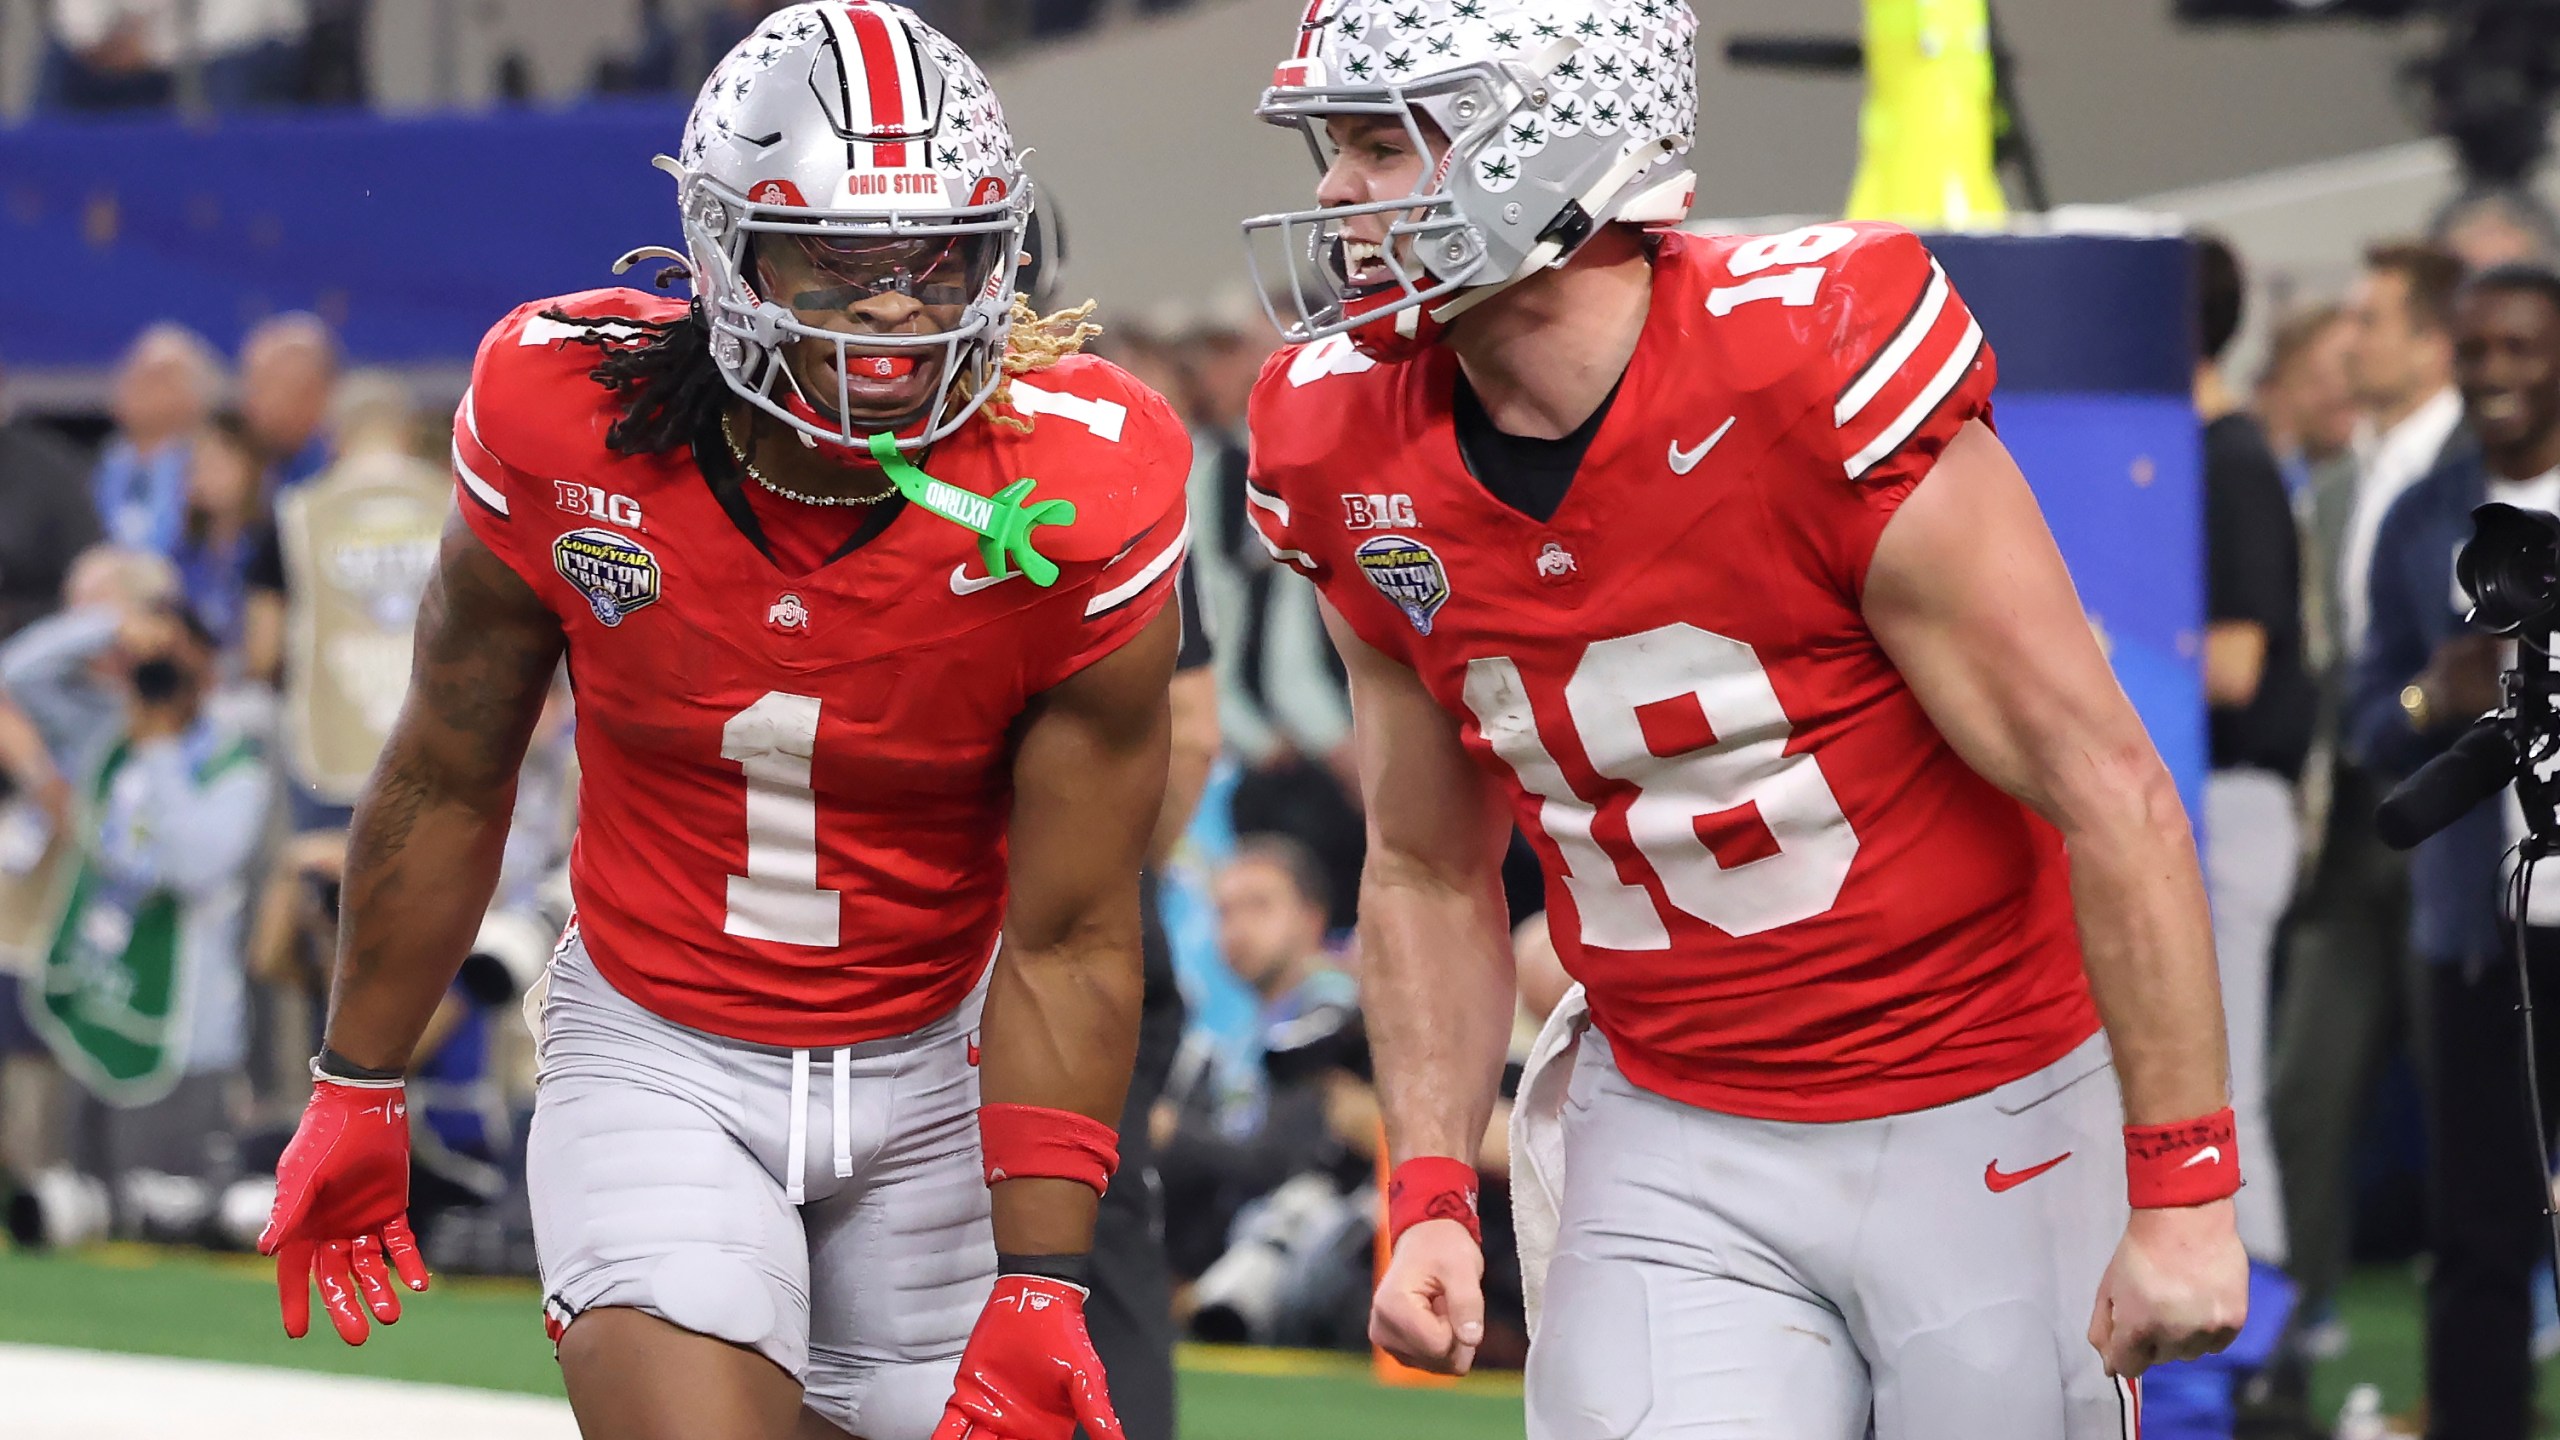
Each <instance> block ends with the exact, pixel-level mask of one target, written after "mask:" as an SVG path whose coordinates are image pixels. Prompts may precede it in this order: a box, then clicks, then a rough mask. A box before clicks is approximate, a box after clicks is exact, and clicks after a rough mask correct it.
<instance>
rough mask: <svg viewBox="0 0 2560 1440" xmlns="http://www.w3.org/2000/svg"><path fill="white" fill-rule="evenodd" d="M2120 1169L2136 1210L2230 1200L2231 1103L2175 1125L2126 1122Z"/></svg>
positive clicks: (2233, 1189)
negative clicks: (2209, 1113) (2128, 1123)
mask: <svg viewBox="0 0 2560 1440" xmlns="http://www.w3.org/2000/svg"><path fill="white" fill-rule="evenodd" d="M2124 1173H2125V1188H2126V1191H2127V1193H2128V1194H2129V1195H2130V1196H2131V1197H2132V1199H2133V1208H2134V1209H2136V1210H2173V1209H2176V1208H2178V1207H2180V1206H2185V1205H2204V1204H2209V1203H2211V1202H2213V1201H2215V1200H2227V1199H2229V1198H2230V1197H2231V1196H2232V1195H2234V1194H2236V1193H2237V1192H2238V1191H2239V1189H2240V1139H2239V1133H2238V1131H2237V1129H2236V1128H2235V1126H2234V1124H2233V1121H2232V1118H2231V1110H2230V1108H2229V1107H2228V1106H2226V1107H2224V1108H2223V1109H2221V1110H2218V1111H2215V1112H2214V1113H2213V1114H2211V1115H2204V1116H2199V1117H2197V1118H2196V1119H2193V1120H2181V1121H2179V1122H2178V1123H2176V1124H2174V1125H2127V1126H2126V1127H2124Z"/></svg>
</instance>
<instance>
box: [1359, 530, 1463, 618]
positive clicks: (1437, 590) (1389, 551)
mask: <svg viewBox="0 0 2560 1440" xmlns="http://www.w3.org/2000/svg"><path fill="white" fill-rule="evenodd" d="M1352 558H1353V559H1354V560H1356V561H1358V562H1359V565H1360V572H1361V573H1362V574H1364V575H1366V576H1368V577H1369V583H1370V584H1372V585H1375V586H1377V587H1378V593H1379V594H1381V595H1384V596H1386V597H1387V598H1388V599H1390V600H1392V601H1394V602H1395V603H1396V608H1398V609H1400V610H1402V611H1404V615H1405V618H1406V619H1408V620H1410V621H1412V622H1413V628H1414V629H1416V630H1419V631H1421V632H1422V633H1423V634H1425V635H1428V634H1430V633H1431V619H1432V617H1433V616H1435V615H1438V614H1439V613H1440V607H1441V606H1443V605H1446V604H1448V603H1449V570H1448V567H1447V566H1444V565H1442V564H1441V563H1440V557H1439V556H1438V555H1436V554H1433V553H1432V550H1431V547H1430V546H1428V545H1425V544H1423V543H1422V542H1421V541H1419V540H1416V539H1414V538H1413V537H1411V536H1409V535H1381V536H1379V537H1378V538H1377V539H1375V540H1369V541H1364V542H1362V544H1361V546H1360V548H1359V549H1358V550H1355V551H1353V552H1352Z"/></svg>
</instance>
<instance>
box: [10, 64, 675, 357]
mask: <svg viewBox="0 0 2560 1440" xmlns="http://www.w3.org/2000/svg"><path fill="white" fill-rule="evenodd" d="M684 113H685V112H684V106H683V104H682V103H681V102H674V101H647V102H639V101H632V102H618V103H603V102H599V103H593V104H589V105H586V106H582V107H580V108H578V109H574V110H565V111H540V112H535V111H521V110H519V111H501V112H496V113H492V114H487V115H479V116H463V117H455V116H438V117H431V118H419V119H383V118H380V117H377V116H372V115H366V114H361V113H356V112H347V113H341V114H319V115H312V114H301V115H294V116H289V117H277V118H225V119H223V120H221V121H220V122H218V123H216V124H212V125H209V126H206V127H203V128H191V127H184V126H179V125H174V124H171V123H169V122H167V121H165V120H161V121H92V122H71V121H49V122H45V123H40V124H34V125H27V126H23V127H19V128H16V129H0V251H5V253H7V255H8V256H9V258H10V270H11V273H12V274H13V276H14V277H15V279H14V280H13V281H12V282H11V283H10V284H9V285H7V286H5V287H0V364H6V365H10V366H13V367H24V368H38V367H60V368H73V367H95V366H104V365H108V364H111V363H113V362H114V360H115V358H116V356H117V354H118V353H119V352H120V351H121V350H122V349H123V348H124V346H125V345H126V343H127V342H129V341H130V340H131V339H132V338H133V336H134V335H135V334H136V333H137V332H139V331H140V330H141V329H142V328H143V327H144V326H146V325H149V324H152V323H154V322H156V321H161V320H176V321H179V322H181V323H184V324H186V325H189V326H192V327H194V328H195V329H197V330H199V331H202V332H203V333H204V335H205V336H206V337H207V338H208V339H210V340H212V341H213V343H214V344H215V345H217V346H220V347H221V348H223V349H225V350H229V349H231V348H232V347H233V346H234V345H236V344H237V342H238V340H239V338H240V334H241V332H242V331H243V330H245V329H246V328H247V327H248V326H249V325H251V324H253V323H255V322H256V321H257V320H258V319H259V318H260V317H262V316H264V315H268V314H272V313H274V312H276V311H279V310H314V311H317V312H319V313H320V314H321V315H323V316H325V317H327V318H328V319H329V320H330V321H331V322H332V323H334V324H335V325H336V326H337V327H338V329H339V330H340V332H341V333H342V334H343V335H344V337H345V340H346V345H347V349H348V352H349V353H350V354H351V355H352V356H354V357H355V358H356V359H357V360H359V361H368V362H379V363H390V364H405V363H420V362H427V363H434V362H442V363H451V364H460V363H463V362H466V361H468V360H469V359H470V357H471V354H472V351H473V350H474V349H475V348H476V347H477V346H478V344H479V341H480V336H481V334H482V332H484V331H486V330H487V329H488V328H489V326H491V325H493V324H495V323H496V322H497V320H498V319H499V317H501V316H503V315H505V314H506V313H507V312H508V311H509V310H511V309H513V308H515V307H516V306H517V305H519V304H522V303H523V302H525V301H526V300H530V299H534V298H537V297H540V296H544V295H554V294H560V293H562V292H565V291H572V290H583V289H588V288H591V287H594V286H598V285H609V284H614V283H618V282H616V281H615V280H614V278H613V274H612V265H613V261H614V260H615V259H616V258H617V257H618V256H620V255H622V254H623V253H624V252H626V251H629V250H631V249H633V248H635V247H637V246H641V245H649V244H662V245H675V244H679V243H680V239H679V236H678V232H677V228H676V205H675V185H674V183H673V182H672V181H671V180H670V179H669V178H668V177H667V176H666V175H664V174H661V173H660V172H658V171H657V170H654V169H652V168H650V165H649V157H651V156H652V155H656V154H660V153H665V152H672V151H673V150H674V149H675V148H676V142H677V139H678V137H679V135H680V134H681V132H682V129H683V126H684Z"/></svg>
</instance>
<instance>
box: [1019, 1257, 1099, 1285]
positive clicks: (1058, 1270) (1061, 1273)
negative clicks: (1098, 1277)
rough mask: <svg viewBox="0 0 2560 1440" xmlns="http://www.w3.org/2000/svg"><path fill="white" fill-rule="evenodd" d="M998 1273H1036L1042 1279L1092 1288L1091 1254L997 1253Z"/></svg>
mask: <svg viewBox="0 0 2560 1440" xmlns="http://www.w3.org/2000/svg"><path fill="white" fill-rule="evenodd" d="M996 1273H997V1274H998V1275H1037V1276H1039V1277H1040V1278H1041V1279H1043V1280H1057V1281H1062V1282H1064V1283H1066V1284H1069V1285H1074V1286H1076V1287H1078V1288H1080V1289H1086V1290H1090V1289H1092V1288H1093V1281H1092V1279H1091V1276H1092V1274H1093V1257H1092V1256H1091V1255H998V1256H997V1257H996Z"/></svg>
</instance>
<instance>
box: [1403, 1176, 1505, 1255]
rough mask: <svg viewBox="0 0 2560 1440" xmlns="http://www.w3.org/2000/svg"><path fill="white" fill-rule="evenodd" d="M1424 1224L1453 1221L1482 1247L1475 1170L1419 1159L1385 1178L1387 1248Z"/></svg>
mask: <svg viewBox="0 0 2560 1440" xmlns="http://www.w3.org/2000/svg"><path fill="white" fill-rule="evenodd" d="M1425 1220H1455V1221H1457V1222H1458V1223H1459V1224H1461V1225H1464V1226H1466V1227H1467V1234H1468V1235H1470V1236H1472V1237H1473V1238H1474V1240H1475V1242H1476V1243H1477V1244H1478V1245H1482V1244H1483V1243H1484V1221H1483V1219H1482V1218H1481V1217H1479V1216H1478V1215H1477V1214H1476V1167H1474V1166H1473V1165H1470V1164H1468V1163H1467V1162H1466V1161H1464V1160H1452V1159H1450V1158H1449V1157H1448V1156H1446V1155H1418V1156H1415V1157H1414V1158H1413V1159H1411V1160H1407V1161H1406V1162H1404V1163H1403V1164H1401V1165H1399V1166H1397V1167H1396V1168H1395V1171H1394V1173H1393V1174H1391V1175H1389V1176H1388V1177H1387V1248H1388V1249H1390V1250H1392V1249H1394V1248H1395V1246H1396V1242H1397V1241H1398V1240H1401V1239H1403V1238H1404V1232H1406V1231H1407V1230H1410V1229H1412V1228H1413V1227H1414V1226H1416V1225H1419V1224H1421V1223H1422V1222H1423V1221H1425Z"/></svg>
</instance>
